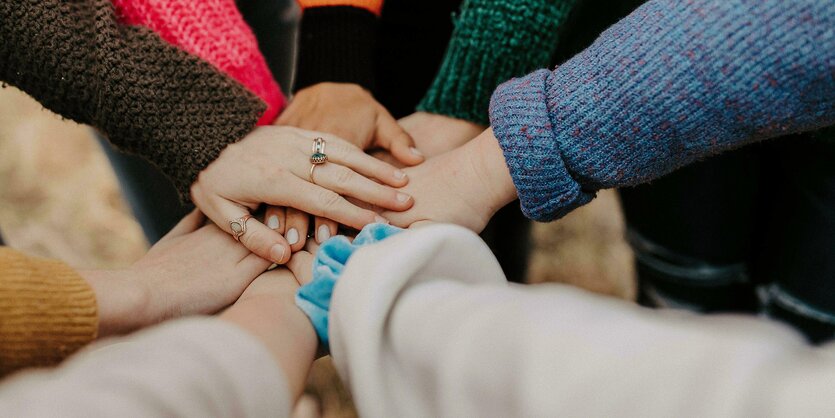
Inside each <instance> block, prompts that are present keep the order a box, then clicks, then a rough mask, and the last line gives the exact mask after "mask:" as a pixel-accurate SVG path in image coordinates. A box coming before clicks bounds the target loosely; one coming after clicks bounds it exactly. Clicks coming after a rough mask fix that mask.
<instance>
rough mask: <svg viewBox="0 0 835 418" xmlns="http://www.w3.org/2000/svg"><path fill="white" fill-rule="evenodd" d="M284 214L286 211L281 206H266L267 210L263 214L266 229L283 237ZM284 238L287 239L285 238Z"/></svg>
mask: <svg viewBox="0 0 835 418" xmlns="http://www.w3.org/2000/svg"><path fill="white" fill-rule="evenodd" d="M286 213H287V212H286V210H285V209H284V208H283V207H281V206H267V210H266V211H265V212H264V223H265V224H266V225H267V227H268V228H270V229H272V230H273V231H276V232H278V233H279V234H282V235H284V231H285V228H284V227H285V226H286V225H287V224H286V222H285V221H286V218H285V214H286ZM284 238H285V239H287V237H286V236H285V237H284ZM288 243H289V241H288ZM291 245H292V244H291Z"/></svg>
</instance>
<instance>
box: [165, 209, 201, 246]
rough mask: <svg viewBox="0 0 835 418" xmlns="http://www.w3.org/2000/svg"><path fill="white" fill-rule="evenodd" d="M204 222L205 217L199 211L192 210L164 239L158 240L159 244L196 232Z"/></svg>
mask: <svg viewBox="0 0 835 418" xmlns="http://www.w3.org/2000/svg"><path fill="white" fill-rule="evenodd" d="M205 221H206V216H205V215H203V213H202V212H200V210H199V209H194V210H193V211H191V212H190V213H189V214H188V215H186V216H185V217H184V218H183V219H181V220H180V222H178V223H177V225H175V226H174V228H171V230H170V231H168V233H167V234H165V236H164V237H162V238H161V239H160V242H163V241H167V240H170V239H174V238H177V237H179V236H183V235H185V234H188V233H191V232H194V231H196V230H197V229H198V228H200V227H201V226H203V223H204V222H205Z"/></svg>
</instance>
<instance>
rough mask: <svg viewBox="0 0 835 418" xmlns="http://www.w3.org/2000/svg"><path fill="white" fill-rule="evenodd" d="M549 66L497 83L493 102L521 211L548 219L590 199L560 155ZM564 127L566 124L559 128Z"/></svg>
mask: <svg viewBox="0 0 835 418" xmlns="http://www.w3.org/2000/svg"><path fill="white" fill-rule="evenodd" d="M550 74H551V72H550V71H548V70H539V71H535V72H533V73H531V74H529V75H527V76H525V77H522V78H515V79H513V80H510V81H508V82H506V83H504V84H502V85H501V86H499V87H498V88H497V89H496V91H495V93H493V98H492V100H491V103H490V122H491V125H492V127H493V133H494V134H495V135H496V138H498V140H499V145H500V146H501V147H502V150H503V152H504V157H505V161H506V162H507V165H508V167H509V169H510V175H511V176H512V177H513V183H514V185H515V186H516V190H517V192H518V194H519V200H520V202H521V205H522V211H523V212H524V214H525V216H527V217H528V218H531V219H533V220H535V221H541V222H548V221H552V220H554V219H557V218H560V217H562V216H565V215H566V214H567V213H568V212H570V211H572V210H573V209H575V208H577V207H579V206H582V205H584V204H586V203H588V202H590V201H591V200H592V199H593V198H594V196H595V192H596V191H595V190H585V189H583V187H582V186H581V185H580V183H579V182H578V181H577V180H576V179H574V178H573V177H572V175H571V173H570V172H569V169H568V167H566V165H565V162H564V160H563V158H562V153H561V150H560V146H559V141H558V139H557V135H556V132H555V129H557V127H555V125H554V123H553V122H552V121H551V118H550V116H549V112H548V100H547V96H546V86H547V79H548V77H549V76H550ZM559 128H560V129H564V127H559Z"/></svg>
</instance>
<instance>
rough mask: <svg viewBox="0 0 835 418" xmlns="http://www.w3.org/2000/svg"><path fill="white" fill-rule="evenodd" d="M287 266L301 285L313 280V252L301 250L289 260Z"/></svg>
mask: <svg viewBox="0 0 835 418" xmlns="http://www.w3.org/2000/svg"><path fill="white" fill-rule="evenodd" d="M287 268H289V269H290V271H291V272H292V273H293V275H294V276H296V280H297V281H298V282H299V285H302V286H303V285H305V284H307V283H310V282H311V281H312V280H313V254H311V253H309V252H307V251H299V252H297V253H295V254H293V258H291V259H290V261H288V262H287Z"/></svg>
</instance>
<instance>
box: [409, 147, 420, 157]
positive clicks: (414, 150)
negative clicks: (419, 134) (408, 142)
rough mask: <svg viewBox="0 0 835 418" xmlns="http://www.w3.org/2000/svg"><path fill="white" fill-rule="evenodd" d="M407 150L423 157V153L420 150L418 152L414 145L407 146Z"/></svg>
mask: <svg viewBox="0 0 835 418" xmlns="http://www.w3.org/2000/svg"><path fill="white" fill-rule="evenodd" d="M409 151H412V154H415V155H417V156H420V157H423V153H422V152H420V150H419V149H417V148H415V147H411V148H409Z"/></svg>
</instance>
